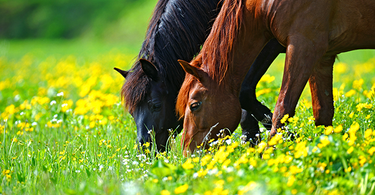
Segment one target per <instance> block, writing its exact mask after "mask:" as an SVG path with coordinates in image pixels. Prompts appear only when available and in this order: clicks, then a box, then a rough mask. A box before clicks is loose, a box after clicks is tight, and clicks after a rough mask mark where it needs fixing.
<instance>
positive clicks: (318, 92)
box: [309, 56, 336, 126]
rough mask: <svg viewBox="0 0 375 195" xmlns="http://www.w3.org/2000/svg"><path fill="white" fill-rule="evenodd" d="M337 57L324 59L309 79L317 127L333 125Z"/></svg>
mask: <svg viewBox="0 0 375 195" xmlns="http://www.w3.org/2000/svg"><path fill="white" fill-rule="evenodd" d="M335 57H336V56H329V57H323V58H322V60H321V61H320V63H319V64H318V65H317V66H316V67H315V68H314V70H313V71H312V74H311V76H310V79H309V83H310V91H311V98H312V106H313V112H314V118H315V125H325V126H328V125H332V118H333V114H334V107H333V95H332V73H333V63H334V62H335Z"/></svg>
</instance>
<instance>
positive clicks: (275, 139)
mask: <svg viewBox="0 0 375 195" xmlns="http://www.w3.org/2000/svg"><path fill="white" fill-rule="evenodd" d="M282 138H283V136H282V134H280V133H278V134H276V135H275V136H273V137H272V139H271V140H270V141H269V142H268V144H269V145H270V146H273V145H276V144H277V143H279V141H280V140H281V141H282Z"/></svg>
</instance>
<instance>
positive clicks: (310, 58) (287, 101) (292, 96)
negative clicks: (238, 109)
mask: <svg viewBox="0 0 375 195" xmlns="http://www.w3.org/2000/svg"><path fill="white" fill-rule="evenodd" d="M321 37H322V38H321V39H319V37H315V39H314V40H315V41H312V40H310V39H308V38H306V37H304V36H301V35H298V34H297V35H293V36H290V37H289V39H288V47H287V50H286V58H285V67H284V75H283V81H282V85H281V89H280V94H279V97H278V99H277V103H276V106H275V111H274V114H273V118H272V129H271V136H272V135H275V134H276V132H277V129H278V128H281V127H282V123H281V119H282V118H283V117H284V116H285V115H286V114H289V116H290V117H292V116H294V114H295V109H296V105H297V102H298V99H299V97H300V96H301V93H302V91H303V89H304V87H305V85H306V83H307V80H308V79H309V77H310V75H311V74H312V72H313V70H314V68H315V66H316V64H317V62H318V61H319V60H320V59H321V58H322V56H323V55H324V53H325V51H326V49H327V47H328V44H327V41H326V39H324V37H328V36H326V35H324V36H321Z"/></svg>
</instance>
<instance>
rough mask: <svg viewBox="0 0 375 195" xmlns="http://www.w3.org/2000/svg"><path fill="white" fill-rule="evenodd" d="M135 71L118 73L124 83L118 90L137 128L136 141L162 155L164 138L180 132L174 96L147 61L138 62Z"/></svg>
mask: <svg viewBox="0 0 375 195" xmlns="http://www.w3.org/2000/svg"><path fill="white" fill-rule="evenodd" d="M138 63H140V66H135V67H139V68H138V69H134V70H132V71H123V70H120V69H117V68H115V69H116V70H117V71H118V72H119V73H121V74H122V75H123V76H124V77H125V79H126V81H125V84H124V85H123V87H122V93H121V95H122V97H123V99H124V101H125V106H126V107H127V109H128V110H129V113H130V114H131V115H132V116H133V118H134V120H135V123H136V125H137V141H138V143H139V144H140V145H141V146H143V145H144V144H145V143H147V142H149V143H150V144H154V143H153V140H152V136H153V137H154V139H155V142H156V143H155V144H156V146H157V149H158V151H161V152H162V151H164V150H165V147H166V144H167V141H168V138H169V137H170V136H171V135H172V134H177V133H179V132H180V131H181V129H182V121H179V120H178V118H177V115H176V113H175V101H176V96H177V95H176V94H177V92H176V91H175V90H173V89H172V88H171V87H169V86H168V84H167V83H168V82H166V80H165V77H164V76H163V74H162V73H161V72H160V71H159V70H158V68H157V67H156V66H155V65H154V64H153V63H151V62H150V61H148V60H145V59H140V60H139V62H138Z"/></svg>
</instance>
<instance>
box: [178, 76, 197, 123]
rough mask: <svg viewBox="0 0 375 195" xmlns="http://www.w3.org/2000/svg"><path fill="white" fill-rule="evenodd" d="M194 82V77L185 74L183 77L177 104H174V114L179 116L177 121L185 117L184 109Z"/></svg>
mask: <svg viewBox="0 0 375 195" xmlns="http://www.w3.org/2000/svg"><path fill="white" fill-rule="evenodd" d="M196 80H197V79H196V78H195V77H193V76H192V75H189V74H187V75H186V77H185V80H184V83H183V84H182V86H181V89H180V91H179V93H178V96H177V102H176V112H177V114H178V116H179V119H182V118H184V117H185V109H186V107H187V104H188V101H189V93H190V89H191V88H192V87H193V84H194V83H195V81H196Z"/></svg>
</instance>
